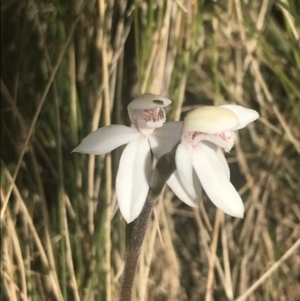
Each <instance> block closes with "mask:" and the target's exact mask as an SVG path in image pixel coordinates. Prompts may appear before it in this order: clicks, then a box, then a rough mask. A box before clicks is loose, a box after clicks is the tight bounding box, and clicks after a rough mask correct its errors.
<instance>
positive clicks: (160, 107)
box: [73, 94, 182, 223]
mask: <svg viewBox="0 0 300 301" xmlns="http://www.w3.org/2000/svg"><path fill="white" fill-rule="evenodd" d="M171 102H172V101H171V100H170V99H168V98H165V97H162V96H159V95H154V94H144V95H142V96H141V97H139V98H137V99H134V100H133V101H132V102H131V103H130V104H129V105H128V107H127V109H128V113H129V117H130V119H131V122H132V127H127V126H125V125H109V126H106V127H103V128H100V129H98V130H96V131H94V132H92V133H91V134H89V135H88V136H87V137H86V138H84V139H83V140H82V142H81V143H80V144H79V145H78V146H77V147H76V148H75V149H74V150H73V152H79V153H84V154H93V155H103V154H106V153H108V152H110V151H112V150H114V149H115V148H117V147H119V146H121V145H124V144H127V146H126V147H125V149H124V151H123V153H122V156H121V159H120V163H119V170H118V173H117V179H116V193H117V198H118V203H119V208H120V210H121V213H122V215H123V217H124V218H125V220H126V221H127V223H130V222H132V221H133V220H134V219H136V218H137V216H138V215H139V214H140V213H141V211H142V208H143V206H144V203H145V200H146V197H147V193H148V189H149V180H150V175H151V149H152V151H153V152H154V154H155V155H156V156H161V155H162V154H164V153H166V152H168V151H170V150H171V149H172V148H173V146H174V145H175V144H176V143H177V142H179V141H180V134H181V130H182V123H181V122H168V123H167V124H165V125H164V123H165V121H166V113H165V110H164V107H166V106H168V105H170V104H171Z"/></svg>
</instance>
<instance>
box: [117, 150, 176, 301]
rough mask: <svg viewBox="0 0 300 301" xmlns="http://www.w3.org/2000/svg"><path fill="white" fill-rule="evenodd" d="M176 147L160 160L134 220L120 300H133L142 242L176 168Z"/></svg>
mask: <svg viewBox="0 0 300 301" xmlns="http://www.w3.org/2000/svg"><path fill="white" fill-rule="evenodd" d="M176 149H177V145H176V146H175V147H174V148H173V149H172V151H171V152H169V153H166V154H164V155H163V156H162V157H161V158H160V159H159V160H158V162H157V164H156V166H155V169H154V170H153V173H152V176H151V181H150V188H149V192H148V195H147V198H146V202H145V205H144V207H143V210H142V212H141V214H140V215H139V217H138V218H137V219H136V220H135V222H134V225H133V229H132V234H131V239H130V242H129V245H128V247H127V254H126V262H125V268H124V274H123V282H122V287H121V294H120V301H131V296H132V287H133V281H134V276H135V272H136V269H137V265H138V260H139V256H140V253H141V247H142V243H143V241H144V238H145V235H146V230H147V226H148V222H149V219H150V217H151V213H152V211H153V208H154V206H155V204H156V201H157V198H158V197H159V195H160V193H161V191H162V189H163V187H164V185H165V183H166V182H167V180H168V179H169V177H170V176H171V175H172V173H173V172H174V171H175V169H176V166H175V153H176Z"/></svg>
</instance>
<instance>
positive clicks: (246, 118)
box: [221, 104, 259, 131]
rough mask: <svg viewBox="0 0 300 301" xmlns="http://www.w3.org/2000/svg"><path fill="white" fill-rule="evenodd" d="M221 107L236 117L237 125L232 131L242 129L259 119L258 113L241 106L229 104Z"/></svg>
mask: <svg viewBox="0 0 300 301" xmlns="http://www.w3.org/2000/svg"><path fill="white" fill-rule="evenodd" d="M221 107H222V108H226V109H228V110H230V111H232V112H233V113H234V114H236V116H237V117H238V119H239V125H238V126H237V127H235V128H234V129H233V130H234V131H236V130H239V129H242V128H244V127H245V126H247V125H248V124H249V123H251V122H253V121H254V120H256V119H257V118H258V117H259V114H258V112H256V111H255V110H252V109H247V108H244V107H242V106H238V105H233V104H229V105H223V106H221Z"/></svg>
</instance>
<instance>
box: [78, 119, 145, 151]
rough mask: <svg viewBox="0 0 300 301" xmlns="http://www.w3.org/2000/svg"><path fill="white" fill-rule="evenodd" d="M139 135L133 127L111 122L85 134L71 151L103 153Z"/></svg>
mask: <svg viewBox="0 0 300 301" xmlns="http://www.w3.org/2000/svg"><path fill="white" fill-rule="evenodd" d="M139 136H141V134H140V133H139V131H138V130H137V129H135V128H130V127H127V126H125V125H116V124H113V125H109V126H106V127H103V128H100V129H98V130H96V131H94V132H92V133H91V134H89V135H88V136H86V137H85V138H84V139H83V140H82V141H81V143H80V144H79V145H78V146H77V147H76V148H74V149H73V151H72V152H78V153H83V154H92V155H103V154H106V153H108V152H110V151H112V150H114V149H115V148H117V147H119V146H121V145H123V144H127V143H128V142H130V141H132V140H134V139H136V138H138V137H139Z"/></svg>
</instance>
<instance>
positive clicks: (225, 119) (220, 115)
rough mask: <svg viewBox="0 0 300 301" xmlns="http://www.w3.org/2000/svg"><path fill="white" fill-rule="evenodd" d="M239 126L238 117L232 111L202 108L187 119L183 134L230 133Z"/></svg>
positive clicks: (190, 114) (192, 112) (220, 108)
mask: <svg viewBox="0 0 300 301" xmlns="http://www.w3.org/2000/svg"><path fill="white" fill-rule="evenodd" d="M238 125H239V120H238V117H237V116H236V114H235V113H233V112H232V111H231V110H228V109H226V108H222V107H201V108H199V109H196V110H194V111H191V112H190V113H189V114H188V115H187V116H186V117H185V119H184V126H183V134H184V135H185V134H187V133H189V132H200V133H207V134H218V133H223V132H225V131H230V130H232V129H233V128H235V127H237V126H238Z"/></svg>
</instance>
